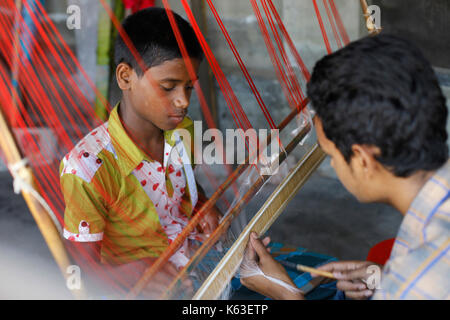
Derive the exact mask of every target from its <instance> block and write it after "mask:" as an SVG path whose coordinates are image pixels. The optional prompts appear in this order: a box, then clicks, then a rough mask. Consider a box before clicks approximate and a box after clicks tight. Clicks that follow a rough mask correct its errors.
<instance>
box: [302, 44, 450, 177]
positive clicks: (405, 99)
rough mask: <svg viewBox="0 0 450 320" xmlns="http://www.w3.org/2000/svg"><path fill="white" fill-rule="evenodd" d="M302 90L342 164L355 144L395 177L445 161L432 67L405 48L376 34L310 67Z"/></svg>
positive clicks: (443, 116) (442, 110) (441, 101)
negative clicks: (372, 151)
mask: <svg viewBox="0 0 450 320" xmlns="http://www.w3.org/2000/svg"><path fill="white" fill-rule="evenodd" d="M307 90H308V96H309V98H310V99H311V103H312V106H313V108H314V109H315V111H316V112H317V115H318V117H319V118H320V120H321V121H322V123H323V129H324V132H325V135H326V136H327V138H328V139H330V140H331V141H333V142H334V144H335V145H336V147H337V148H338V149H339V151H340V152H341V153H342V154H343V156H344V158H345V159H346V161H347V162H350V159H351V157H352V155H353V154H352V149H351V147H352V145H354V144H361V145H373V146H377V147H378V148H380V150H381V154H380V155H379V156H377V160H378V161H379V162H380V163H381V164H383V165H384V166H385V167H386V168H388V169H390V170H391V171H392V172H393V174H395V175H396V176H399V177H408V176H410V175H411V174H413V173H414V172H416V171H418V170H428V171H432V170H436V169H438V168H439V167H441V166H442V165H443V164H444V163H445V162H446V160H447V158H448V146H447V143H446V141H447V131H446V123H447V107H446V101H445V98H444V96H443V94H442V91H441V89H440V87H439V83H438V81H437V78H436V75H435V73H434V71H433V69H432V68H431V65H430V64H429V62H428V61H427V60H426V59H425V57H424V56H423V55H422V53H421V52H420V50H419V49H418V48H416V47H415V46H413V45H412V44H411V43H409V42H408V41H406V40H403V39H400V38H397V37H394V36H391V35H378V36H375V37H367V38H364V39H362V40H359V41H356V42H353V43H351V44H349V45H348V46H347V47H345V48H343V49H341V50H339V51H337V52H335V53H333V54H331V55H329V56H326V57H325V58H323V59H322V60H320V61H319V62H318V63H317V64H316V66H315V68H314V72H313V75H312V77H311V81H310V82H309V83H308V89H307Z"/></svg>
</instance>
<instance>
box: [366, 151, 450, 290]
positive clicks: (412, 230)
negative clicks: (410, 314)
mask: <svg viewBox="0 0 450 320" xmlns="http://www.w3.org/2000/svg"><path fill="white" fill-rule="evenodd" d="M449 246H450V160H449V161H448V162H447V163H446V164H445V165H444V166H443V167H442V168H441V169H439V170H438V171H437V172H436V174H435V175H434V176H433V177H432V178H431V179H430V180H429V181H428V182H427V183H426V184H425V185H424V186H423V188H422V190H421V191H420V192H419V194H418V195H417V197H416V198H415V199H414V201H413V203H412V204H411V207H410V208H409V210H408V212H407V214H406V215H405V218H404V219H403V222H402V225H401V227H400V230H399V232H398V234H397V238H396V240H395V244H394V247H393V249H392V253H391V256H390V258H389V260H388V262H387V263H386V265H385V267H384V269H383V274H382V276H381V284H380V287H381V288H380V289H378V290H376V291H375V294H374V296H373V299H449V298H450V254H449Z"/></svg>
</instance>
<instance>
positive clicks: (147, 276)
mask: <svg viewBox="0 0 450 320" xmlns="http://www.w3.org/2000/svg"><path fill="white" fill-rule="evenodd" d="M308 103H309V99H308V98H306V99H305V100H304V101H303V102H302V103H301V105H299V107H298V109H295V110H292V111H291V113H290V114H289V115H288V116H287V117H286V118H285V119H284V120H283V121H282V122H281V123H280V125H279V126H278V130H279V131H280V132H281V131H282V130H283V129H284V128H286V126H287V125H288V124H289V123H290V121H291V120H292V119H294V118H295V116H296V115H298V114H299V113H300V112H301V111H302V110H303V109H304V108H305V107H306V106H307V105H308ZM270 139H271V136H269V137H268V139H267V140H268V143H269V142H270ZM268 143H267V144H268ZM258 149H259V147H258ZM248 162H249V157H247V159H246V161H245V162H244V164H241V165H240V166H238V168H237V169H236V170H235V171H234V172H233V173H232V174H231V175H230V176H229V177H228V178H227V180H225V182H224V183H222V184H221V185H220V186H219V188H218V189H217V190H216V192H215V193H214V194H213V195H212V196H211V197H210V198H209V199H208V201H206V202H205V204H204V205H203V206H202V207H201V208H200V210H199V211H198V212H197V213H196V214H195V216H194V217H193V218H192V219H191V220H190V221H189V223H188V225H187V226H186V227H185V228H184V229H183V231H182V233H181V234H180V235H179V236H178V237H177V238H175V240H174V241H172V243H171V244H170V245H169V247H168V248H167V249H166V250H165V251H164V252H163V253H162V255H160V256H159V258H158V259H157V260H156V261H155V263H153V264H152V265H151V266H150V267H148V268H147V270H146V271H144V273H143V275H142V276H141V278H140V279H139V280H138V282H137V283H136V284H135V285H134V287H133V288H132V289H131V290H130V292H129V293H128V294H127V296H126V299H134V298H136V297H137V296H138V295H139V293H140V292H141V291H142V289H143V288H144V287H145V286H146V285H147V283H148V282H149V281H150V280H151V278H152V277H153V276H154V275H155V274H156V273H157V272H158V271H159V270H161V268H162V267H163V266H164V265H165V264H166V263H167V261H169V259H170V257H171V256H172V255H173V254H174V253H175V252H176V251H177V250H178V248H179V247H180V246H181V245H182V244H183V243H184V241H185V240H186V238H187V237H188V236H189V234H190V233H191V232H192V230H194V229H195V228H196V227H197V225H198V224H199V223H200V220H201V219H202V218H203V217H204V216H205V214H206V213H207V212H209V210H210V209H211V208H212V207H213V206H214V204H215V203H216V202H217V201H218V200H219V198H220V197H221V196H222V194H223V193H224V192H225V191H226V190H227V188H228V187H230V186H231V185H232V184H233V183H234V182H235V181H236V180H237V179H238V178H239V177H240V176H241V174H242V173H243V172H244V171H245V170H246V169H247V167H248V166H249V164H248Z"/></svg>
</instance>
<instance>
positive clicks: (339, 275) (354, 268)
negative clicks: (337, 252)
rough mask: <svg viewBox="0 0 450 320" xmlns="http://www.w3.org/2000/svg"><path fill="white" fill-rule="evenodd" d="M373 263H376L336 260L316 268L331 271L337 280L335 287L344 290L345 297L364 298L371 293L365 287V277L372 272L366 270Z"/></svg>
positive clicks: (368, 296) (371, 291)
mask: <svg viewBox="0 0 450 320" xmlns="http://www.w3.org/2000/svg"><path fill="white" fill-rule="evenodd" d="M373 265H377V264H376V263H373V262H370V261H338V262H331V263H328V264H326V265H323V266H321V267H319V268H318V269H319V270H323V271H328V272H331V273H333V275H334V276H335V277H336V279H337V280H338V282H337V288H338V289H339V290H341V291H344V292H345V296H346V297H347V298H350V299H356V300H365V299H368V298H370V297H371V296H372V295H373V290H370V289H368V288H367V279H368V278H369V277H370V276H371V274H372V273H368V272H367V270H368V267H370V266H373ZM379 267H380V268H381V266H379Z"/></svg>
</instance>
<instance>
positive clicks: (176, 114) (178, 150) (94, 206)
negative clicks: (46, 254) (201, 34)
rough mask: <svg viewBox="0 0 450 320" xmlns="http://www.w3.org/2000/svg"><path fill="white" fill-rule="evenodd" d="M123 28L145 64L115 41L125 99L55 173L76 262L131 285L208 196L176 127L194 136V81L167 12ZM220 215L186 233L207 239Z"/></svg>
mask: <svg viewBox="0 0 450 320" xmlns="http://www.w3.org/2000/svg"><path fill="white" fill-rule="evenodd" d="M174 16H175V18H176V21H177V24H178V26H179V29H180V32H181V34H182V37H183V40H184V42H185V44H186V47H187V50H188V53H189V55H190V58H191V60H192V63H193V65H194V68H195V69H196V70H197V71H198V67H199V65H200V62H201V60H202V57H203V54H202V50H201V47H200V45H199V43H198V41H197V38H196V36H195V34H194V31H193V29H192V28H191V26H190V25H189V24H188V23H187V22H186V21H185V20H183V19H182V18H181V17H180V16H179V15H177V14H174ZM123 28H124V30H125V32H126V34H127V35H128V37H129V38H130V40H131V42H132V43H133V46H134V47H135V49H136V51H137V53H138V54H139V55H140V56H141V57H142V62H143V63H144V65H145V67H146V69H145V70H142V69H141V66H142V64H141V63H140V62H138V61H136V59H135V56H134V55H133V53H132V51H131V50H130V49H129V48H128V47H127V45H126V44H125V42H124V40H123V39H122V38H120V37H119V38H118V40H117V42H116V46H115V63H116V65H117V67H116V78H117V83H118V86H119V88H120V89H121V90H122V99H121V101H120V103H118V104H117V106H116V107H115V108H114V109H113V110H112V112H111V114H110V117H109V120H108V122H106V123H105V124H103V125H102V126H100V127H98V128H96V129H94V130H93V131H92V132H91V133H89V134H88V135H87V136H86V137H84V138H83V139H82V140H81V141H80V142H79V143H78V144H77V145H76V147H75V148H74V149H73V150H72V151H71V152H70V153H69V154H67V155H66V156H65V157H64V159H63V160H62V162H61V167H60V172H61V188H62V192H63V194H64V199H65V203H66V210H65V214H64V224H65V226H64V237H65V238H66V239H67V240H68V247H69V249H70V252H71V253H72V254H73V255H74V256H75V257H76V258H77V259H76V260H77V262H78V261H80V260H81V263H80V264H81V265H82V266H83V264H84V265H86V263H87V264H89V267H87V269H88V271H91V273H92V272H93V270H99V271H98V272H100V273H105V274H106V276H107V278H109V279H110V280H112V281H111V282H112V284H113V285H114V284H117V283H119V284H120V285H123V286H124V287H125V288H126V290H127V289H129V288H130V287H131V286H133V285H134V284H135V283H136V281H137V280H138V279H139V278H140V276H141V275H142V273H143V272H144V270H145V269H146V268H147V267H149V266H150V265H151V264H152V263H153V262H154V261H155V260H156V259H157V257H159V256H160V255H161V253H162V252H163V251H164V250H166V249H167V247H168V246H169V244H170V243H171V241H173V240H174V239H175V238H176V237H177V236H178V235H179V234H180V232H181V231H182V230H183V228H184V227H185V226H186V225H187V223H188V222H189V218H190V217H191V216H192V213H193V208H195V207H196V205H197V203H198V202H199V201H198V199H199V198H200V201H201V200H204V199H205V197H204V195H203V194H202V192H198V190H197V184H196V182H195V178H194V175H193V172H192V166H191V163H192V162H191V161H190V160H191V159H192V158H191V159H189V158H188V156H187V155H188V154H192V152H191V153H190V152H188V151H191V150H193V146H192V145H187V143H188V142H187V140H186V141H184V140H183V141H182V140H181V138H180V136H179V135H178V134H177V131H176V130H175V129H177V130H179V129H185V130H187V131H188V132H189V133H190V134H191V141H192V142H193V141H194V138H193V137H192V135H193V122H192V121H191V120H190V119H189V118H188V117H186V114H187V109H188V107H189V103H190V97H191V93H192V89H193V83H192V81H191V78H190V77H189V74H188V72H187V68H186V66H185V64H184V60H183V58H182V55H181V53H180V50H179V48H178V43H177V41H176V39H175V36H174V35H173V31H172V28H171V25H170V22H169V19H168V17H167V13H166V11H165V10H164V9H161V8H150V9H145V10H142V11H139V12H138V13H136V14H134V15H131V16H129V17H128V18H127V19H126V20H125V21H124V23H123ZM218 218H219V213H218V211H217V210H216V209H213V210H211V212H209V214H208V215H207V216H206V217H205V218H204V219H203V221H202V222H201V223H200V226H201V229H202V230H200V231H203V232H202V233H199V232H197V231H196V232H192V233H191V235H190V236H189V239H191V240H201V239H204V238H205V236H207V235H208V234H209V233H211V232H212V231H213V230H214V229H215V228H216V227H217V225H218ZM189 239H187V240H186V241H185V243H184V245H183V246H182V247H181V248H180V249H179V250H178V251H177V252H176V254H174V255H173V256H172V258H171V259H170V263H169V264H168V265H167V266H166V268H165V270H163V271H162V272H161V274H160V275H159V276H157V277H155V280H154V281H153V283H151V284H150V285H149V286H148V290H147V293H148V294H147V297H157V296H158V294H159V293H160V292H161V290H163V289H164V286H165V285H167V284H168V283H169V282H170V278H172V277H173V276H174V275H175V274H176V272H177V270H176V269H177V268H181V267H183V266H184V265H185V264H186V263H187V261H188V259H189V254H188V250H189ZM83 262H84V263H83ZM99 263H101V264H102V265H101V267H100V268H98V267H99ZM96 268H98V269H96ZM100 276H101V275H100ZM126 290H125V291H126Z"/></svg>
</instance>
